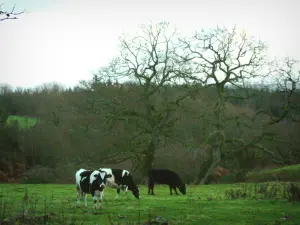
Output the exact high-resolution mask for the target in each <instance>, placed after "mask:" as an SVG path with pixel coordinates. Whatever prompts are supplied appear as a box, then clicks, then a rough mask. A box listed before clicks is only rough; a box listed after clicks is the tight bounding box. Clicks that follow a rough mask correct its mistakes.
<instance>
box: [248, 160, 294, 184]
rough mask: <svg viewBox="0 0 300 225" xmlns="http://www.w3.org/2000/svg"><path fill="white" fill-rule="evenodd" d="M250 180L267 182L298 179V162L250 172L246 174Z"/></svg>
mask: <svg viewBox="0 0 300 225" xmlns="http://www.w3.org/2000/svg"><path fill="white" fill-rule="evenodd" d="M246 179H247V181H250V182H268V181H296V182H297V181H300V164H298V165H293V166H285V167H282V168H278V169H272V170H263V171H260V172H251V173H248V174H247V176H246Z"/></svg>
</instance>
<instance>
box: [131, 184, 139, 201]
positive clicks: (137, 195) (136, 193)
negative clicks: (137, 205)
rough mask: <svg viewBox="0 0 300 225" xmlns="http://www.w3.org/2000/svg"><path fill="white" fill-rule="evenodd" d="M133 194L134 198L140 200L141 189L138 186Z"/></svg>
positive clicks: (133, 190)
mask: <svg viewBox="0 0 300 225" xmlns="http://www.w3.org/2000/svg"><path fill="white" fill-rule="evenodd" d="M132 194H133V195H134V197H136V198H137V199H139V198H140V189H139V187H138V186H135V187H134V188H133V189H132Z"/></svg>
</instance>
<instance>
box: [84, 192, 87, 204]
mask: <svg viewBox="0 0 300 225" xmlns="http://www.w3.org/2000/svg"><path fill="white" fill-rule="evenodd" d="M84 206H85V207H87V194H86V193H84Z"/></svg>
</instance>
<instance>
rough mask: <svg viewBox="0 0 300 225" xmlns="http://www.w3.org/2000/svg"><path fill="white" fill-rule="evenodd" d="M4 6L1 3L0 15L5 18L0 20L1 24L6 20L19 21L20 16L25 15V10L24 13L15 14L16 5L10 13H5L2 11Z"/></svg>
mask: <svg viewBox="0 0 300 225" xmlns="http://www.w3.org/2000/svg"><path fill="white" fill-rule="evenodd" d="M2 6H3V3H1V4H0V15H1V16H2V15H3V16H4V17H3V18H0V22H1V21H4V20H9V19H18V17H17V16H18V15H21V14H23V13H24V12H25V11H26V10H25V9H24V10H23V11H21V12H15V7H16V5H14V6H13V8H12V10H11V11H10V12H8V11H3V10H1V8H2Z"/></svg>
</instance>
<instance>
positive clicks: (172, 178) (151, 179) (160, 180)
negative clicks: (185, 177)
mask: <svg viewBox="0 0 300 225" xmlns="http://www.w3.org/2000/svg"><path fill="white" fill-rule="evenodd" d="M154 183H157V184H168V185H169V187H170V194H171V195H172V194H173V193H172V189H174V190H175V193H176V195H178V193H177V190H176V188H178V189H179V191H180V192H181V193H182V194H183V195H185V194H186V185H185V184H184V183H183V182H182V181H181V179H180V177H179V176H178V174H177V173H175V172H174V171H171V170H167V169H150V170H148V194H150V191H152V195H154V192H153V189H154Z"/></svg>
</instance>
